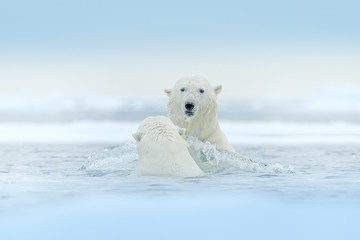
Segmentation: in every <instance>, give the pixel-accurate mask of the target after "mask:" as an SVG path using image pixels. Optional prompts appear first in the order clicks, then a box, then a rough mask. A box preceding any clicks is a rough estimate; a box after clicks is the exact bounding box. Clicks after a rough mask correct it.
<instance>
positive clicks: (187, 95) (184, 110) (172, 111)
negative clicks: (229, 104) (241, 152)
mask: <svg viewBox="0 0 360 240" xmlns="http://www.w3.org/2000/svg"><path fill="white" fill-rule="evenodd" d="M221 90H222V86H221V85H218V86H216V87H215V88H213V87H212V86H211V85H210V83H209V81H208V80H207V79H205V78H199V77H188V78H181V79H180V80H178V81H177V83H176V84H175V86H174V87H173V88H172V89H165V90H164V91H165V93H166V94H167V95H168V96H169V102H168V105H167V111H168V115H169V117H170V119H171V120H172V121H173V123H174V124H175V125H178V126H180V127H182V128H186V134H187V135H190V136H194V137H197V138H198V139H199V140H200V141H203V142H206V141H209V142H210V143H213V144H215V145H216V148H217V149H219V150H227V151H229V152H235V150H234V148H233V147H232V146H231V145H230V143H229V141H228V140H227V138H226V136H225V134H224V133H223V132H222V130H221V129H220V126H219V122H218V117H217V103H216V98H217V95H218V94H219V93H220V92H221Z"/></svg>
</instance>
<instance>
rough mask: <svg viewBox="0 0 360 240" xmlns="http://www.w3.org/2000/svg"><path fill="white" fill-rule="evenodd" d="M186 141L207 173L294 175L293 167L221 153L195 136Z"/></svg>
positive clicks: (194, 156)
mask: <svg viewBox="0 0 360 240" xmlns="http://www.w3.org/2000/svg"><path fill="white" fill-rule="evenodd" d="M185 140H186V142H187V143H188V147H189V151H190V154H191V156H192V157H193V158H194V159H195V161H196V163H197V164H198V165H199V167H200V168H202V169H203V170H204V171H205V172H213V173H218V172H221V173H232V172H234V171H238V170H241V171H248V172H261V173H263V172H266V173H294V169H293V167H291V166H288V167H285V166H282V165H281V164H278V163H272V164H265V163H259V162H256V161H254V160H252V159H250V158H247V157H244V156H241V155H240V154H238V153H231V152H228V151H219V150H217V149H216V146H215V145H214V144H211V143H210V142H201V141H200V140H198V139H197V138H196V137H193V136H186V137H185Z"/></svg>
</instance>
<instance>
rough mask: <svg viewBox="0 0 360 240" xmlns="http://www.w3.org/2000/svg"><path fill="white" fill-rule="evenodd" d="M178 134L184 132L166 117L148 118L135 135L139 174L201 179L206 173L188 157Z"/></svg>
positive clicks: (185, 144) (184, 144)
mask: <svg viewBox="0 0 360 240" xmlns="http://www.w3.org/2000/svg"><path fill="white" fill-rule="evenodd" d="M179 132H180V133H183V132H184V130H183V129H179V128H178V127H176V126H175V125H174V124H173V123H172V122H171V120H170V119H169V118H167V117H164V116H156V117H148V118H146V119H145V120H144V121H143V122H142V123H141V124H140V126H139V129H138V131H137V133H135V134H134V138H135V139H136V140H137V150H138V153H139V161H138V164H137V167H136V171H137V172H138V173H139V174H142V175H161V176H171V177H195V176H201V175H202V174H203V172H202V171H201V169H200V168H199V167H198V166H197V164H196V163H195V161H194V160H193V158H192V157H191V155H190V154H189V151H188V149H187V143H186V142H185V140H184V139H183V138H182V137H181V135H180V133H179Z"/></svg>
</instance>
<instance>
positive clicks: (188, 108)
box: [184, 101, 197, 117]
mask: <svg viewBox="0 0 360 240" xmlns="http://www.w3.org/2000/svg"><path fill="white" fill-rule="evenodd" d="M196 110H197V107H196V104H195V103H194V102H191V101H186V102H185V104H184V113H185V115H186V116H188V117H191V116H194V115H195V112H196Z"/></svg>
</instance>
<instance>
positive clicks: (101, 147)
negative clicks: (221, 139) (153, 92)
mask: <svg viewBox="0 0 360 240" xmlns="http://www.w3.org/2000/svg"><path fill="white" fill-rule="evenodd" d="M157 101H158V100H156V102H157ZM38 102H39V104H40V102H41V101H38ZM231 104H232V105H231ZM231 104H230V105H228V106H227V107H225V109H226V108H227V109H230V108H231V107H229V106H234V104H235V103H231ZM148 105H151V103H148ZM155 105H156V104H155ZM235 105H236V104H235ZM71 106H72V105H71ZM111 106H113V105H111ZM146 106H147V105H146ZM236 106H239V105H236ZM247 107H249V105H247ZM292 107H293V106H292ZM292 107H291V108H292ZM136 108H138V106H135V107H134V109H130V110H129V111H130V112H132V115H131V117H129V116H124V117H122V118H120V119H117V117H116V116H118V115H117V114H116V113H115V112H116V111H115V110H114V109H113V107H109V109H110V110H109V109H108V110H106V108H105V110H106V111H108V112H107V113H105V114H103V115H101V114H99V112H97V116H98V117H96V118H92V117H91V114H90V115H87V114H84V112H81V113H80V115H76V111H74V113H73V114H74V115H75V117H74V116H71V115H67V117H62V118H59V119H58V118H57V117H56V116H57V114H61V111H60V110H56V111H60V112H56V114H55V115H52V113H51V111H50V110H49V112H46V111H45V110H46V109H51V107H47V108H44V109H45V110H44V111H45V113H44V112H42V111H43V108H41V109H42V110H41V111H40V110H39V113H38V115H36V114H37V113H34V114H33V115H32V116H33V118H31V119H27V118H25V120H24V118H21V115H19V114H17V113H14V116H15V115H16V116H17V117H14V116H12V115H11V114H7V115H6V114H5V112H4V111H5V110H3V112H2V113H3V114H5V115H6V116H5V117H4V118H3V119H0V120H1V121H0V239H101V238H102V239H119V238H120V239H122V238H124V239H144V238H154V239H169V238H170V239H204V238H205V239H219V238H226V239H239V238H245V239H289V236H290V238H291V239H340V238H341V239H359V237H360V236H359V232H358V230H357V229H358V222H359V220H360V217H359V216H360V207H359V206H360V205H359V203H360V124H359V123H358V121H357V116H358V115H357V114H358V112H356V113H355V114H353V115H351V114H350V113H347V114H350V115H351V117H349V118H347V116H346V115H341V114H339V112H336V111H335V112H331V113H329V112H328V113H329V114H330V115H334V114H335V115H336V114H338V115H339V116H338V117H336V118H335V120H334V119H327V120H326V121H325V120H324V119H323V118H324V116H320V115H321V114H319V115H317V116H313V115H312V114H309V115H307V113H306V114H305V113H303V112H301V111H299V112H297V113H296V114H297V115H293V116H292V117H291V118H290V119H288V118H286V119H284V118H283V113H284V112H283V110H282V111H280V110H279V111H276V110H274V113H273V115H267V113H266V112H265V114H264V115H263V116H261V114H260V115H258V114H254V116H253V117H251V119H244V118H243V117H239V116H238V115H236V114H235V115H234V114H231V112H230V111H228V112H227V113H226V111H225V112H223V116H226V114H228V115H229V116H230V115H231V116H232V117H231V118H225V119H227V120H222V121H221V122H220V125H221V127H222V129H223V130H224V132H225V133H226V135H227V137H228V138H229V141H230V142H231V143H232V145H233V146H234V148H235V150H236V151H237V153H238V154H236V155H235V154H229V153H226V152H220V151H217V150H216V149H215V147H214V146H213V145H211V144H210V143H201V142H199V141H198V140H197V139H195V138H192V137H187V138H186V140H187V142H188V144H189V147H190V150H191V151H194V152H197V153H198V155H197V163H198V164H199V166H200V167H201V168H202V169H203V170H204V171H205V173H206V174H205V176H203V177H198V178H185V179H180V178H164V177H148V176H138V175H137V174H136V173H135V171H134V168H135V166H136V162H137V158H138V155H137V151H136V145H135V142H134V140H133V139H132V137H131V134H132V133H133V132H135V131H136V129H137V127H138V124H139V122H140V121H141V120H142V118H143V116H145V115H147V114H148V111H152V110H151V109H150V110H149V109H148V110H146V111H142V110H141V108H139V109H140V110H139V111H140V113H138V112H137V111H136V110H135V109H136ZM274 108H275V107H274ZM278 108H279V109H280V108H282V107H281V106H280V105H279V106H278ZM2 109H9V108H5V107H2ZM19 109H20V110H19V111H20V112H21V106H20V107H19ZM296 109H298V110H299V109H300V108H296ZM349 109H352V108H349ZM238 110H239V111H238V112H241V113H244V112H246V111H247V110H246V111H243V110H244V108H240V109H238ZM1 111H2V110H1V108H0V112H1ZM6 111H8V110H6ZM161 111H162V110H159V112H161ZM35 112H36V111H35ZM90 112H91V111H90ZM260 112H261V111H260ZM293 112H296V111H295V110H294V111H293ZM152 113H153V112H152ZM156 113H158V112H156ZM253 113H254V112H253ZM276 113H278V114H276ZM23 114H24V115H26V114H28V113H26V112H23ZM122 114H125V112H124V111H122V112H121V114H120V115H121V116H122ZM237 114H238V113H237ZM329 114H328V115H326V116H329ZM65 115H66V114H65ZM150 115H153V114H150ZM250 115H251V114H250ZM290 115H291V114H290ZM310 115H312V117H309V116H310ZM340 115H341V116H340ZM2 116H4V115H2ZM41 116H45V118H44V120H42V121H39V120H38V119H41ZM296 116H305V117H304V118H303V119H302V118H301V119H300V118H298V117H296ZM248 117H249V115H248ZM18 118H21V120H20V121H19V120H18ZM53 118H55V119H58V121H54V119H53ZM293 118H295V119H296V120H294V119H293ZM179 229H182V230H179ZM20 230H21V231H20ZM160 233H161V234H160Z"/></svg>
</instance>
